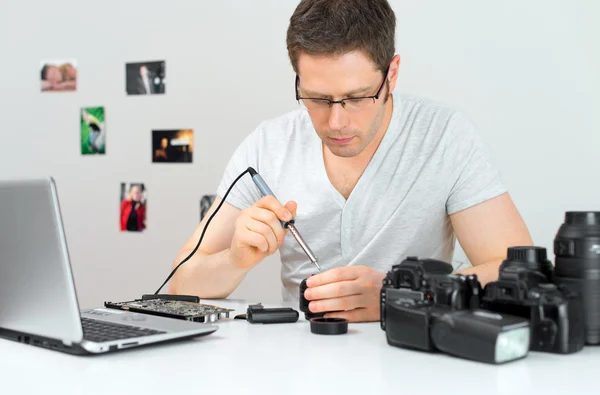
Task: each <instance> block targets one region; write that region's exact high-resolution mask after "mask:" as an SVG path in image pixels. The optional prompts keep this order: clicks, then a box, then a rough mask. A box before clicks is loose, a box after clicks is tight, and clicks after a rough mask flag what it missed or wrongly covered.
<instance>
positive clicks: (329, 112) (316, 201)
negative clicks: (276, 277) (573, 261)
mask: <svg viewBox="0 0 600 395" xmlns="http://www.w3.org/2000/svg"><path fill="white" fill-rule="evenodd" d="M394 35H395V16H394V13H393V11H392V10H391V8H390V6H389V5H388V3H387V1H386V0H372V1H364V0H303V1H301V2H300V4H299V5H298V7H297V8H296V10H295V12H294V14H293V16H292V18H291V20H290V26H289V29H288V33H287V47H288V52H289V56H290V60H291V63H292V66H293V68H294V71H295V72H296V74H297V80H296V88H297V98H298V100H299V102H300V104H301V106H302V107H303V108H302V109H300V110H297V111H293V112H291V113H289V114H286V115H284V116H281V117H279V118H276V119H273V120H270V121H267V122H264V123H262V124H261V125H260V126H259V127H258V128H257V130H256V131H254V133H252V134H250V135H249V136H248V137H247V138H246V139H245V141H244V142H243V143H242V144H241V145H240V146H239V147H238V149H237V150H236V152H235V154H234V155H233V157H232V158H231V160H230V162H229V164H228V166H227V169H226V171H225V174H224V177H223V179H222V182H221V184H220V186H219V188H218V191H217V195H218V198H217V199H216V200H215V202H214V204H213V207H212V208H211V211H210V212H209V214H207V216H209V215H210V214H212V212H214V209H215V207H216V205H217V204H219V202H220V201H221V199H222V197H223V196H224V194H225V192H226V190H227V189H228V187H229V186H230V185H231V184H232V182H233V181H234V179H235V178H236V177H237V176H238V175H239V174H240V173H242V172H243V171H244V170H245V169H246V168H247V167H248V166H252V167H254V168H255V169H256V170H257V171H258V172H259V173H260V174H261V175H262V177H263V178H264V179H265V181H266V182H267V184H269V186H270V187H271V189H272V190H273V191H274V193H275V195H276V196H277V197H278V198H279V200H280V201H281V202H282V203H283V202H285V205H284V206H282V205H281V204H279V203H278V202H277V201H276V200H275V199H274V198H273V197H266V198H261V195H259V192H258V189H257V188H256V186H255V185H254V184H253V183H252V181H251V180H250V179H249V176H245V177H243V178H242V179H240V181H239V182H238V183H237V184H236V185H235V187H234V188H233V189H232V190H231V192H230V195H228V197H227V200H226V202H225V203H224V204H223V206H222V208H221V209H220V210H219V212H218V213H217V215H216V216H215V217H214V219H213V221H212V222H211V224H210V226H209V227H208V229H207V231H206V234H205V236H204V239H203V242H202V244H201V246H200V248H199V249H198V251H197V252H196V253H195V254H194V256H193V257H192V258H191V259H190V260H189V261H188V262H186V263H185V264H184V265H182V266H181V267H180V268H179V270H178V272H177V273H176V274H175V276H174V277H173V280H172V282H171V284H170V291H171V292H173V293H180V294H193V295H199V296H200V297H201V298H223V297H227V296H228V295H229V294H230V293H231V292H232V291H233V290H234V289H235V288H236V287H237V285H238V284H239V283H240V281H241V280H242V279H243V278H244V276H245V274H246V273H247V272H248V271H249V270H250V269H251V268H252V267H254V266H255V265H257V264H258V263H260V262H261V261H262V260H263V259H264V258H265V257H267V256H268V255H271V254H273V253H275V252H276V251H277V250H280V253H281V260H282V272H281V278H282V282H283V296H284V298H285V299H291V298H297V295H298V286H299V284H300V282H301V281H302V280H303V279H304V278H307V277H309V276H311V275H313V274H315V272H316V270H315V268H314V266H312V265H311V264H310V263H309V261H308V259H307V257H306V256H305V254H304V253H303V251H302V250H301V249H300V247H299V246H298V244H297V242H296V241H295V239H294V238H293V237H291V235H287V231H285V230H284V229H282V227H281V224H280V222H279V220H280V219H281V220H283V221H287V220H289V219H290V218H291V217H292V216H293V217H295V218H296V226H297V228H298V230H299V231H300V232H301V233H302V235H303V237H304V238H305V240H306V242H307V244H308V245H309V246H310V247H311V249H312V250H313V251H314V253H315V254H316V256H317V257H318V258H319V264H320V265H321V267H322V268H323V272H322V273H319V274H316V275H314V276H312V277H311V278H310V279H309V281H308V286H309V288H308V290H307V291H306V293H305V297H306V298H307V299H308V300H310V301H311V302H310V305H309V308H310V309H311V311H313V312H330V311H336V313H330V314H328V315H327V316H329V317H342V318H346V319H348V320H350V321H377V320H378V319H379V298H380V296H379V295H380V294H379V292H380V289H381V282H382V280H383V278H384V277H385V273H386V272H387V271H388V270H389V269H390V268H391V266H392V265H393V264H396V263H399V262H400V261H401V260H402V259H404V258H405V257H406V256H409V255H416V256H419V257H422V258H436V259H441V260H445V261H451V259H452V255H453V249H454V244H455V236H456V238H458V240H459V242H460V243H461V245H462V247H463V249H464V250H465V253H466V254H467V256H468V258H469V260H470V261H471V263H472V265H473V267H472V268H469V269H467V270H464V273H475V274H477V275H478V277H479V278H480V280H481V281H482V283H484V284H485V283H486V282H488V281H490V280H493V279H496V278H497V275H498V267H499V264H500V262H501V261H502V259H503V258H504V257H505V256H506V248H507V247H508V246H511V245H531V244H532V240H531V238H530V236H529V233H528V230H527V228H526V226H525V224H524V223H523V220H522V219H521V217H520V215H519V213H518V212H517V209H516V208H515V206H514V204H513V203H512V201H511V198H510V196H509V194H508V192H507V190H506V188H505V187H504V185H503V184H502V181H501V178H500V175H499V172H498V171H497V170H496V168H495V167H494V165H493V164H492V161H491V159H490V154H489V153H488V151H487V149H486V147H485V145H484V143H483V142H482V139H481V138H480V137H479V135H478V133H477V131H476V130H475V127H474V126H473V125H472V124H471V123H470V122H469V121H468V120H467V118H466V117H465V116H463V115H462V114H460V113H458V112H456V111H453V110H451V109H449V108H447V107H444V106H441V105H437V104H434V103H432V102H429V101H427V100H422V99H418V98H415V97H411V96H404V95H402V96H401V95H399V94H398V93H394V90H395V88H396V81H397V77H398V70H399V66H400V57H399V56H398V55H396V54H395V48H394ZM205 223H206V221H202V223H201V224H200V225H199V227H198V229H197V230H196V232H194V234H193V235H192V237H191V238H190V239H189V240H188V242H187V244H186V245H185V246H184V247H183V249H182V251H181V252H180V253H179V255H178V256H177V257H176V260H175V263H174V265H177V264H178V263H179V262H181V260H183V259H184V258H185V257H186V256H187V255H188V254H189V253H190V252H191V251H192V250H193V249H194V247H195V246H196V244H197V242H198V239H199V237H200V234H201V233H202V230H203V228H204V224H205Z"/></svg>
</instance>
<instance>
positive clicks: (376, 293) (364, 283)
mask: <svg viewBox="0 0 600 395" xmlns="http://www.w3.org/2000/svg"><path fill="white" fill-rule="evenodd" d="M384 278H385V274H383V273H380V272H378V271H376V270H374V269H371V268H370V267H367V266H344V267H337V268H335V269H331V270H328V271H326V272H323V273H320V274H316V275H314V276H311V277H309V278H308V280H307V281H306V285H307V286H308V289H307V290H306V291H305V292H304V297H305V298H306V300H309V301H310V303H309V305H308V308H309V309H310V311H312V312H313V313H320V312H327V311H332V312H333V313H327V314H326V315H325V317H327V318H345V319H347V320H348V321H350V322H368V321H379V317H380V310H381V307H380V303H381V296H380V295H381V287H382V283H383V279H384Z"/></svg>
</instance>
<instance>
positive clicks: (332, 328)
mask: <svg viewBox="0 0 600 395" xmlns="http://www.w3.org/2000/svg"><path fill="white" fill-rule="evenodd" d="M310 331H311V332H312V333H315V334H317V335H342V334H344V333H348V320H346V319H343V318H325V317H316V318H311V319H310Z"/></svg>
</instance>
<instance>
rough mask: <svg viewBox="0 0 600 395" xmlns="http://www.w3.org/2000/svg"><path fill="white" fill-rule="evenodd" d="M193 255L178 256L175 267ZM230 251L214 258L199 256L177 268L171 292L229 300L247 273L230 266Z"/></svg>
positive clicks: (222, 252) (182, 254) (214, 255)
mask: <svg viewBox="0 0 600 395" xmlns="http://www.w3.org/2000/svg"><path fill="white" fill-rule="evenodd" d="M190 252H191V251H182V252H181V253H179V255H178V256H177V257H176V259H175V260H176V262H175V266H176V265H178V264H179V263H180V262H181V261H182V260H184V259H185V258H186V257H187V256H188V255H189V254H190ZM229 252H230V250H229V249H226V250H223V251H221V252H218V253H216V254H212V255H204V254H198V253H196V254H195V255H194V256H193V257H192V258H190V259H189V260H188V261H187V262H186V263H184V264H183V265H181V266H180V267H179V269H177V272H176V273H175V275H174V276H173V278H171V282H170V284H169V293H171V294H180V295H195V296H198V297H200V298H208V299H222V298H226V297H228V296H229V294H231V292H233V291H234V290H235V289H236V287H237V286H238V285H239V283H240V282H241V281H242V280H243V278H244V276H245V275H246V273H247V272H248V271H247V270H244V269H237V268H235V267H234V266H233V265H232V264H231V261H230V259H229ZM175 266H174V267H175Z"/></svg>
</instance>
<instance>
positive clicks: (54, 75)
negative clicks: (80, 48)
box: [40, 60, 77, 92]
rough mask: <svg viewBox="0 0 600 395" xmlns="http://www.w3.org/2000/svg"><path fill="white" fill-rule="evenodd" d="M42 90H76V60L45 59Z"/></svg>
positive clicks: (42, 70)
mask: <svg viewBox="0 0 600 395" xmlns="http://www.w3.org/2000/svg"><path fill="white" fill-rule="evenodd" d="M40 68H41V82H42V88H41V89H42V92H53V91H76V90H77V61H76V60H43V61H42V65H41V67H40Z"/></svg>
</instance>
